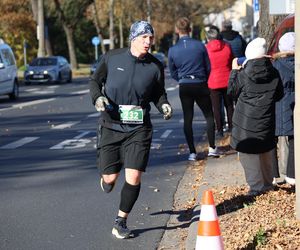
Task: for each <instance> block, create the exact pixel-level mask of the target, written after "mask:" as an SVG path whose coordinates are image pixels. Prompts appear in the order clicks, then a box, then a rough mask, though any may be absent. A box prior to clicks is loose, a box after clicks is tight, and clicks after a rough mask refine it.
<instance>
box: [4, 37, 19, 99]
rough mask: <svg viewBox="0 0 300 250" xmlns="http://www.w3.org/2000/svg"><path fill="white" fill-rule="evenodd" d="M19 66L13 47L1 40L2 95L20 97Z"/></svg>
mask: <svg viewBox="0 0 300 250" xmlns="http://www.w3.org/2000/svg"><path fill="white" fill-rule="evenodd" d="M17 71H18V69H17V66H16V60H15V57H14V53H13V51H12V49H11V47H10V46H9V45H8V44H6V43H5V42H4V41H3V40H2V39H0V95H8V96H9V98H10V99H12V100H14V99H17V98H18V97H19V84H18V75H17Z"/></svg>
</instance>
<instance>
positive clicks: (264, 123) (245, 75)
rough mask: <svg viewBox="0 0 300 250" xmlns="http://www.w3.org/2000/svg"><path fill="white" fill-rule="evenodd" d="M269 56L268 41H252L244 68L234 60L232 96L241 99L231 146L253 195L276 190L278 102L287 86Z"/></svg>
mask: <svg viewBox="0 0 300 250" xmlns="http://www.w3.org/2000/svg"><path fill="white" fill-rule="evenodd" d="M265 53H266V41H265V39H264V38H260V37H259V38H256V39H254V40H253V41H251V42H250V43H249V44H248V46H247V48H246V52H245V54H246V58H247V60H246V61H245V63H244V64H243V66H242V67H241V66H238V65H237V58H236V59H234V60H233V63H232V71H231V74H230V78H229V84H228V94H231V95H232V96H233V97H235V98H236V100H237V102H236V107H235V110H234V113H233V119H232V122H233V128H232V137H231V143H230V144H231V146H232V147H233V148H234V149H235V150H237V151H238V152H239V159H240V162H241V165H242V166H243V168H244V171H245V177H246V181H247V183H248V185H249V186H250V190H249V193H248V194H249V195H258V194H260V193H262V192H266V191H268V190H271V189H273V184H272V180H273V172H272V155H273V151H274V148H275V146H276V141H275V102H277V101H279V100H280V99H281V98H282V97H283V86H282V82H281V79H280V75H279V72H278V71H277V70H276V69H275V68H274V67H273V65H272V63H271V60H270V58H269V57H267V56H265Z"/></svg>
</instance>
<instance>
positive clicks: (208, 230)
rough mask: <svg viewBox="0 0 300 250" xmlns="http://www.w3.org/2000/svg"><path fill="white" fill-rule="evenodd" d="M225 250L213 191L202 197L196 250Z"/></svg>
mask: <svg viewBox="0 0 300 250" xmlns="http://www.w3.org/2000/svg"><path fill="white" fill-rule="evenodd" d="M200 249H201V250H203V249H208V250H224V245H223V239H222V236H221V230H220V226H219V221H218V216H217V211H216V207H215V202H214V198H213V195H212V191H207V190H206V191H205V192H204V194H203V196H202V204H201V211H200V219H199V224H198V235H197V242H196V250H200Z"/></svg>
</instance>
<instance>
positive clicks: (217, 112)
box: [206, 28, 233, 138]
mask: <svg viewBox="0 0 300 250" xmlns="http://www.w3.org/2000/svg"><path fill="white" fill-rule="evenodd" d="M206 36H207V39H208V43H207V45H206V48H207V52H208V56H209V60H210V65H211V71H210V75H209V78H208V88H209V89H210V97H211V100H212V106H213V111H214V116H215V121H216V125H217V134H216V137H217V138H222V137H223V126H224V125H225V124H223V119H222V110H221V109H222V108H223V105H222V103H224V105H225V108H226V113H227V122H228V129H229V131H231V129H232V115H233V101H232V98H231V97H230V96H228V95H227V86H228V80H229V75H230V71H231V64H232V59H233V58H232V52H231V48H230V45H229V44H227V43H225V42H224V41H222V40H221V39H220V34H219V32H218V31H217V30H216V29H214V28H213V29H209V30H208V31H207V32H206Z"/></svg>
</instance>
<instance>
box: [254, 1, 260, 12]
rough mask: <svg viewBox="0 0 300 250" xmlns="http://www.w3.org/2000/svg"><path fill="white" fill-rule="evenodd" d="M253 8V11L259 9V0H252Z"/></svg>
mask: <svg viewBox="0 0 300 250" xmlns="http://www.w3.org/2000/svg"><path fill="white" fill-rule="evenodd" d="M253 8H254V11H259V0H254V1H253Z"/></svg>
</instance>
